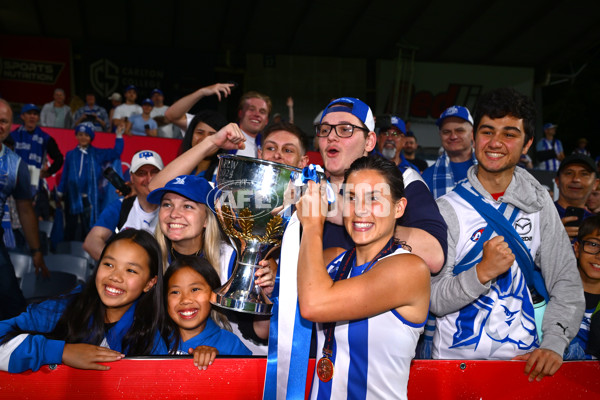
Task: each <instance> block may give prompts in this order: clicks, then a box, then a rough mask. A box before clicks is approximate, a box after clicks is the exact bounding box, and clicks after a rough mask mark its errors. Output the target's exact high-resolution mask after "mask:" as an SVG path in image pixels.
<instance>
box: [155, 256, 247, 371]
mask: <svg viewBox="0 0 600 400" xmlns="http://www.w3.org/2000/svg"><path fill="white" fill-rule="evenodd" d="M220 286H221V281H220V279H219V275H218V274H217V272H216V271H215V269H214V268H213V267H212V265H210V263H209V262H208V261H206V260H205V259H203V258H199V257H192V256H183V257H180V258H178V259H177V260H176V261H175V262H173V263H172V264H171V265H170V266H169V269H167V272H166V273H165V306H166V309H167V313H168V315H169V317H170V318H167V322H166V324H165V328H164V330H163V337H164V338H165V341H166V342H167V344H168V347H169V353H170V354H193V355H194V365H195V366H197V367H198V368H199V369H206V368H207V366H208V365H210V364H212V362H213V361H214V359H215V357H216V356H217V354H224V355H250V354H252V353H251V352H250V350H248V348H247V347H246V346H244V344H243V343H242V341H241V340H240V339H239V338H238V337H237V336H236V335H234V334H233V333H231V332H229V331H228V330H225V329H221V328H220V327H219V326H218V325H217V324H216V323H215V322H214V321H213V319H212V318H211V311H213V312H215V311H214V310H212V306H211V304H210V301H211V299H212V300H214V297H215V294H214V293H213V290H215V289H217V288H219V287H220ZM215 320H218V319H217V318H215Z"/></svg>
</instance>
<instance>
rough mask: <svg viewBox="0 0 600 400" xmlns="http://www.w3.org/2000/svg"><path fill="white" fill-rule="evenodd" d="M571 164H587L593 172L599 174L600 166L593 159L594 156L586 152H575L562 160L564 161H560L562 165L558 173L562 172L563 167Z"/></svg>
mask: <svg viewBox="0 0 600 400" xmlns="http://www.w3.org/2000/svg"><path fill="white" fill-rule="evenodd" d="M570 164H582V165H585V166H586V167H587V168H588V169H589V170H590V172H593V173H595V174H596V175H598V166H597V165H596V162H595V161H594V160H593V159H592V157H588V156H586V155H585V154H581V153H573V154H570V155H568V156H566V157H565V159H564V160H562V162H561V163H560V165H559V167H558V172H557V175H558V174H560V173H561V171H562V170H563V169H565V167H566V166H567V165H570Z"/></svg>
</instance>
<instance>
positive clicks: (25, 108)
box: [21, 103, 40, 114]
mask: <svg viewBox="0 0 600 400" xmlns="http://www.w3.org/2000/svg"><path fill="white" fill-rule="evenodd" d="M28 111H37V112H38V113H39V112H40V108H39V107H38V106H36V105H35V104H33V103H29V104H25V105H24V106H23V107H22V108H21V114H25V113H26V112H28Z"/></svg>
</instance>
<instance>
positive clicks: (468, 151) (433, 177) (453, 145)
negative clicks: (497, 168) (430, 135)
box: [423, 106, 477, 199]
mask: <svg viewBox="0 0 600 400" xmlns="http://www.w3.org/2000/svg"><path fill="white" fill-rule="evenodd" d="M436 124H437V126H438V128H439V129H440V139H441V141H442V147H443V149H444V151H443V152H442V154H441V155H440V156H439V157H438V159H437V160H436V162H435V164H434V165H432V166H431V167H429V168H427V169H426V170H425V171H424V172H423V179H424V180H425V182H426V183H427V186H429V190H431V193H433V197H434V198H436V199H437V198H438V197H441V196H443V195H444V194H446V193H448V192H451V191H452V189H454V187H455V186H456V184H457V183H458V182H460V181H461V180H463V179H465V178H466V177H467V171H468V170H469V168H470V167H471V166H472V165H474V164H477V160H476V159H475V156H474V154H473V117H471V113H470V112H469V109H468V108H466V107H461V106H452V107H449V108H448V109H446V110H445V111H444V112H443V113H442V114H441V115H440V118H438V120H437V122H436Z"/></svg>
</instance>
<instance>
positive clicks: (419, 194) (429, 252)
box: [315, 97, 448, 273]
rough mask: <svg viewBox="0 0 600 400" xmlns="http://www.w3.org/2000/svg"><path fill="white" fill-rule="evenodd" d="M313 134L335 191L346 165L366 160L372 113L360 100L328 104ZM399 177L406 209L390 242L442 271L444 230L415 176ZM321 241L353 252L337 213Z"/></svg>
mask: <svg viewBox="0 0 600 400" xmlns="http://www.w3.org/2000/svg"><path fill="white" fill-rule="evenodd" d="M315 128H316V135H317V136H318V138H319V139H318V140H319V150H320V151H321V155H322V156H323V161H324V164H325V172H326V173H327V175H328V178H329V180H330V182H331V184H332V185H335V186H338V187H341V184H342V182H343V179H344V172H345V171H346V170H347V169H348V168H349V167H350V164H352V162H353V161H354V160H356V159H358V158H360V157H362V156H365V155H367V154H369V152H371V151H372V150H373V149H374V148H375V146H376V145H377V135H376V134H375V132H374V130H375V119H374V118H373V113H372V111H371V109H370V108H369V106H368V105H367V104H365V103H364V102H362V101H361V100H359V99H356V98H352V97H342V98H339V99H336V100H333V101H332V102H331V103H329V105H328V106H327V107H326V108H325V110H324V111H323V115H322V117H321V121H320V123H319V124H317V125H316V127H315ZM407 171H411V172H412V173H414V178H412V177H411V178H410V180H409V179H407V178H406V177H405V173H406V172H407ZM411 175H412V174H411ZM403 177H404V180H405V181H404V185H405V187H406V191H405V196H406V199H407V201H408V205H407V208H406V212H405V213H404V215H403V216H402V217H401V218H400V219H399V220H398V226H397V227H396V238H398V239H399V240H402V241H406V243H407V244H408V245H410V246H411V247H412V250H413V253H415V254H417V255H419V256H421V257H422V258H423V259H424V260H425V262H426V263H427V265H429V267H430V268H431V271H432V272H433V273H435V272H437V271H439V270H440V269H441V268H442V266H443V265H444V260H445V258H446V251H447V247H448V242H447V226H446V223H445V222H444V219H443V218H442V216H441V214H440V212H439V210H438V208H437V205H436V204H435V201H434V199H433V197H432V196H431V193H429V190H427V186H426V185H425V183H424V182H423V181H422V180H421V177H420V175H419V173H418V172H417V171H416V170H413V169H412V168H407V169H406V171H405V172H404V173H403ZM339 203H341V201H340V202H339ZM323 237H324V241H323V246H324V248H327V247H342V248H344V249H349V248H351V247H353V244H352V242H351V240H349V237H348V235H347V234H346V233H345V229H344V227H343V226H342V225H341V212H338V213H337V216H334V217H332V218H331V220H330V221H329V220H328V221H327V222H326V223H325V233H324V235H323Z"/></svg>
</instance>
